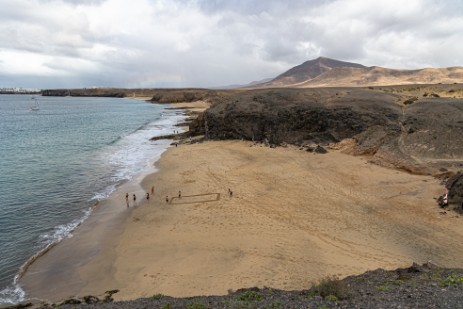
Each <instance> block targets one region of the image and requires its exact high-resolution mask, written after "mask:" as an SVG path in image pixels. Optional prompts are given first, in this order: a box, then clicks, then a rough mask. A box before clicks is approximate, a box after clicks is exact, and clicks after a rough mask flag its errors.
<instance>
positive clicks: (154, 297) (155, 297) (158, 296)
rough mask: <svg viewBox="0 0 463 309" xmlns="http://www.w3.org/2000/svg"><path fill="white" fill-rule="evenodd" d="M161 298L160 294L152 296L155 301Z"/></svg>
mask: <svg viewBox="0 0 463 309" xmlns="http://www.w3.org/2000/svg"><path fill="white" fill-rule="evenodd" d="M163 297H164V295H162V294H155V295H153V296H152V298H153V299H156V300H160V299H162V298H163Z"/></svg>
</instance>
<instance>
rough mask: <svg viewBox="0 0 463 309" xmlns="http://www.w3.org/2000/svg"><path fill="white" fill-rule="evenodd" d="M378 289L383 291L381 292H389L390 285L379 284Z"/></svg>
mask: <svg viewBox="0 0 463 309" xmlns="http://www.w3.org/2000/svg"><path fill="white" fill-rule="evenodd" d="M376 289H377V290H378V291H381V292H387V291H389V287H388V286H386V285H379V286H377V287H376Z"/></svg>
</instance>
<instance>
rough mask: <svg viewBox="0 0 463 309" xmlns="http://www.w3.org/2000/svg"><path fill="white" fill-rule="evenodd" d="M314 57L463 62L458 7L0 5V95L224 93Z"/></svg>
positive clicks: (386, 3)
mask: <svg viewBox="0 0 463 309" xmlns="http://www.w3.org/2000/svg"><path fill="white" fill-rule="evenodd" d="M319 56H323V57H329V58H333V59H338V60H343V61H350V62H356V63H360V64H363V65H366V66H373V65H377V66H383V67H389V68H402V69H417V68H424V67H450V66H463V0H375V1H371V0H291V1H286V0H285V1H283V0H0V88H1V87H25V88H39V89H48V88H83V87H124V88H137V87H220V86H227V85H236V84H247V83H249V82H252V81H257V80H262V79H265V78H273V77H276V76H277V75H279V74H281V73H283V72H285V71H286V70H288V69H290V68H292V67H294V66H296V65H299V64H301V63H303V62H305V61H307V60H311V59H315V58H317V57H319Z"/></svg>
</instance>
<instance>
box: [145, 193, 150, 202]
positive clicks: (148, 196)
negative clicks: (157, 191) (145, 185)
mask: <svg viewBox="0 0 463 309" xmlns="http://www.w3.org/2000/svg"><path fill="white" fill-rule="evenodd" d="M146 199H147V200H149V199H150V194H149V193H148V192H146Z"/></svg>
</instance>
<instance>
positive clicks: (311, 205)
mask: <svg viewBox="0 0 463 309" xmlns="http://www.w3.org/2000/svg"><path fill="white" fill-rule="evenodd" d="M205 154H207V155H205ZM155 167H156V168H157V169H158V171H157V172H153V173H149V174H148V175H145V177H143V179H138V180H141V182H140V184H139V187H140V188H141V189H140V188H139V190H141V192H146V191H149V190H150V188H151V186H152V185H153V184H154V185H155V196H154V197H151V198H150V200H149V202H146V201H145V203H143V204H142V205H140V206H139V207H137V208H135V209H132V210H131V211H130V213H128V214H127V216H125V218H123V219H122V220H121V221H117V219H115V221H117V222H114V221H113V222H112V224H113V225H114V226H115V231H116V234H117V235H114V234H112V235H107V236H108V237H107V240H108V243H105V245H104V247H101V248H98V250H97V252H96V253H95V254H96V255H97V257H96V258H94V259H93V260H92V261H86V262H84V263H83V264H82V265H80V266H79V267H78V276H79V277H80V278H83V281H85V284H86V285H85V286H84V285H79V286H76V288H78V289H79V290H80V292H79V294H80V295H84V294H92V295H100V294H103V293H104V292H105V291H107V290H111V289H120V292H119V293H117V294H115V295H114V298H115V299H116V300H129V299H134V298H138V297H147V296H152V295H154V294H157V293H161V294H164V295H170V296H194V295H224V294H226V293H228V289H239V288H246V287H252V286H258V287H263V286H271V287H273V288H279V289H280V288H281V289H286V290H287V289H300V288H301V287H303V288H308V287H309V286H310V283H311V282H315V281H317V280H319V279H322V278H324V277H326V276H332V275H337V276H340V277H342V276H346V275H352V274H359V273H362V272H364V271H366V270H371V269H375V268H379V267H381V268H387V269H393V268H397V267H400V266H405V265H409V264H410V263H411V262H413V261H418V262H426V261H428V260H429V259H432V260H433V261H434V259H437V260H438V261H434V262H435V263H436V264H439V265H443V266H452V267H455V266H458V267H462V266H463V264H462V263H461V262H460V259H459V256H461V254H462V253H463V250H461V249H458V243H457V241H456V240H454V239H458V237H455V236H454V235H455V233H456V234H457V235H463V228H462V227H458V226H456V225H455V224H454V222H455V221H454V220H460V219H458V218H454V217H453V216H452V217H451V216H450V215H448V216H444V215H440V214H439V210H438V209H437V207H435V202H434V200H432V196H435V195H437V194H438V193H440V192H441V190H442V188H441V186H440V185H439V184H438V182H437V180H435V179H433V178H431V177H429V176H417V175H409V174H407V173H404V172H400V171H397V170H390V169H386V168H382V167H378V166H376V165H373V164H371V163H369V162H368V159H367V158H366V157H353V156H349V155H345V154H343V153H342V152H340V151H334V150H330V151H329V153H328V154H326V155H314V154H308V153H307V152H305V151H300V150H298V149H297V148H296V147H288V148H282V147H279V148H275V149H271V148H267V147H262V146H261V145H255V144H252V143H250V142H240V141H221V142H204V143H198V144H191V145H190V144H188V143H186V144H180V145H179V147H170V148H169V149H168V150H167V151H166V152H164V153H163V154H162V156H161V159H159V160H158V161H157V162H156V165H155ZM229 188H231V189H232V191H233V195H232V196H229V195H228V189H229ZM178 190H181V191H182V198H181V199H180V198H178V196H177V197H175V198H174V199H173V200H170V202H169V203H166V202H165V195H169V198H172V197H173V196H172V195H177V191H178ZM123 191H124V190H122V192H123ZM137 196H138V194H137ZM143 198H144V196H143V195H140V199H143ZM116 200H119V201H123V196H122V195H121V196H120V198H119V197H118V199H116ZM143 200H144V199H143ZM124 207H125V206H124ZM121 213H123V212H122V211H121ZM410 218H414V219H416V220H415V222H409V221H410ZM365 222H368V224H365ZM102 223H104V222H102ZM106 223H108V222H106ZM117 227H119V228H117ZM446 234H447V235H446ZM452 234H453V236H452ZM404 238H405V239H404ZM71 247H72V246H71ZM452 248H453V249H454V250H453V251H452V250H451V249H452ZM449 250H450V251H451V252H450V251H449ZM96 255H94V256H96ZM115 285H117V286H115ZM47 290H50V289H47ZM69 290H70V289H67V291H69ZM52 293H53V292H52ZM42 295H43V294H42ZM53 296H56V294H54V295H53ZM69 296H71V295H69V293H68V294H67V295H65V296H63V297H56V298H55V301H57V300H61V299H64V298H66V297H69ZM52 300H53V299H52Z"/></svg>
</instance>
